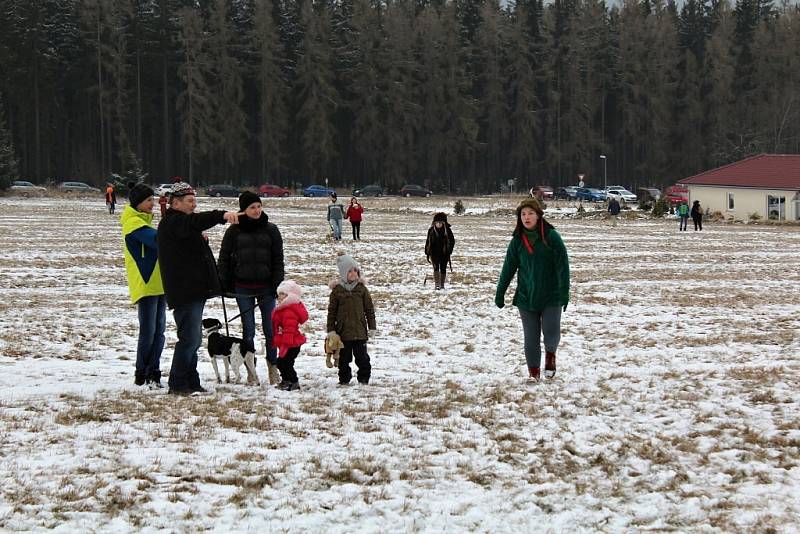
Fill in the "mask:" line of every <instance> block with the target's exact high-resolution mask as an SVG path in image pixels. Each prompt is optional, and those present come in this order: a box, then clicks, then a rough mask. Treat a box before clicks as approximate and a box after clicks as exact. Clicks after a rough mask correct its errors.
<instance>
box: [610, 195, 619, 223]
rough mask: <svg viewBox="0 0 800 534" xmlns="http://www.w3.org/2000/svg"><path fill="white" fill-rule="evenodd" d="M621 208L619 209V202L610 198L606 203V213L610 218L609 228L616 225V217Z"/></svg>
mask: <svg viewBox="0 0 800 534" xmlns="http://www.w3.org/2000/svg"><path fill="white" fill-rule="evenodd" d="M620 210H621V208H620V207H619V201H618V200H617V199H616V198H614V197H611V200H609V201H608V213H609V214H610V216H611V226H616V225H617V216H618V215H619V212H620Z"/></svg>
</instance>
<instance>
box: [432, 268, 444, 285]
mask: <svg viewBox="0 0 800 534" xmlns="http://www.w3.org/2000/svg"><path fill="white" fill-rule="evenodd" d="M433 283H434V287H433V289H442V273H440V272H439V271H433Z"/></svg>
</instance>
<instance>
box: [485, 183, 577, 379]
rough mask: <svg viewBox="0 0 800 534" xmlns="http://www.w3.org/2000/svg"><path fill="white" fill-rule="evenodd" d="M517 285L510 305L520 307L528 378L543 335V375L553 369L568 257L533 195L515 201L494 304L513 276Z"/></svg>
mask: <svg viewBox="0 0 800 534" xmlns="http://www.w3.org/2000/svg"><path fill="white" fill-rule="evenodd" d="M515 274H517V290H516V292H515V293H514V299H513V300H512V304H514V306H516V307H517V308H518V309H519V314H520V317H521V319H522V331H523V334H524V338H525V360H526V363H527V365H528V376H529V380H531V381H538V380H539V374H540V371H539V369H540V366H541V360H542V349H541V345H540V338H541V337H542V336H544V348H545V367H544V375H545V376H546V377H547V378H553V377H554V376H555V374H556V351H557V350H558V344H559V342H560V341H561V312H562V310H563V311H566V309H567V303H568V302H569V258H568V257H567V249H566V247H565V246H564V242H563V241H562V240H561V236H560V235H559V234H558V232H556V230H555V228H553V226H552V225H551V224H550V223H549V222H547V221H545V220H544V212H543V210H542V206H541V204H539V201H538V200H536V199H535V198H528V199H525V200H523V201H522V202H521V203H520V205H519V206H517V227H516V228H515V229H514V234H513V237H512V238H511V242H510V243H509V244H508V250H507V251H506V259H505V262H504V263H503V270H502V271H501V272H500V279H499V280H498V281H497V293H496V295H495V299H494V301H495V304H497V307H498V308H502V307H503V306H505V294H506V290H507V289H508V286H509V284H510V283H511V280H512V279H513V278H514V275H515Z"/></svg>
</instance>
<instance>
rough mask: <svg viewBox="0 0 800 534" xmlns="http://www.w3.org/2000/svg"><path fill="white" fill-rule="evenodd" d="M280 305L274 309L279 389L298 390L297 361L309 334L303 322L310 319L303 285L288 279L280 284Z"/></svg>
mask: <svg viewBox="0 0 800 534" xmlns="http://www.w3.org/2000/svg"><path fill="white" fill-rule="evenodd" d="M277 293H278V304H277V306H275V309H274V310H273V312H272V345H273V346H274V347H275V348H276V349H278V370H279V371H280V372H281V383H280V384H278V389H282V390H285V391H297V390H299V389H300V384H299V383H298V381H297V372H296V371H295V370H294V361H295V360H296V359H297V355H298V354H300V346H301V345H302V344H303V343H305V342H306V337H305V336H304V335H303V334H302V332H300V325H301V324H303V323H304V322H306V321H307V320H308V311H307V310H306V307H305V306H304V305H303V303H302V302H301V301H300V293H301V289H300V286H299V285H297V282H294V281H293V280H284V281H283V282H281V284H280V285H279V286H278V290H277Z"/></svg>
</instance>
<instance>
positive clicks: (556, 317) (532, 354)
mask: <svg viewBox="0 0 800 534" xmlns="http://www.w3.org/2000/svg"><path fill="white" fill-rule="evenodd" d="M519 316H520V317H521V318H522V332H523V334H524V336H525V361H526V362H527V364H528V367H541V364H542V347H541V344H540V339H541V337H542V335H544V350H545V351H547V352H556V351H557V350H558V343H559V342H560V341H561V306H552V307H550V308H545V309H543V310H542V311H529V310H523V309H521V308H520V309H519Z"/></svg>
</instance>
